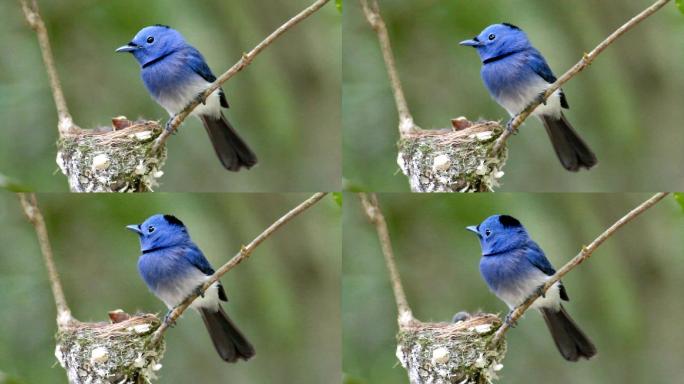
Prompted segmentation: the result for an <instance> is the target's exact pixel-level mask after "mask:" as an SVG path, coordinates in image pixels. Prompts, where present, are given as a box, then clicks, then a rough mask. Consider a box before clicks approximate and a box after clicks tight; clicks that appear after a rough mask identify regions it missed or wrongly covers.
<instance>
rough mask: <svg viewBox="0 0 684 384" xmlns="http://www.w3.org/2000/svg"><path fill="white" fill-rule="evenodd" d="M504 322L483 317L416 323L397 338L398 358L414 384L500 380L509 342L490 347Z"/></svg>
mask: <svg viewBox="0 0 684 384" xmlns="http://www.w3.org/2000/svg"><path fill="white" fill-rule="evenodd" d="M500 326H501V320H500V319H499V318H498V317H497V316H495V315H491V314H481V315H477V316H475V317H472V318H470V319H467V320H465V321H459V322H456V323H422V322H418V321H415V322H414V323H412V324H411V325H410V326H407V327H403V328H402V329H401V330H400V332H399V334H398V335H397V358H398V359H399V361H400V363H401V365H402V366H403V367H404V368H405V369H406V371H407V372H408V375H409V380H410V382H411V383H412V384H447V383H460V384H486V383H491V382H492V381H493V380H495V379H496V378H497V376H496V372H497V371H499V370H501V368H502V367H503V365H502V364H501V361H502V360H503V358H504V356H505V354H506V342H505V341H502V342H501V343H500V344H499V345H498V346H497V347H496V348H493V347H492V346H490V345H489V341H490V340H491V338H492V337H493V335H494V333H495V331H496V330H497V329H498V328H499V327H500Z"/></svg>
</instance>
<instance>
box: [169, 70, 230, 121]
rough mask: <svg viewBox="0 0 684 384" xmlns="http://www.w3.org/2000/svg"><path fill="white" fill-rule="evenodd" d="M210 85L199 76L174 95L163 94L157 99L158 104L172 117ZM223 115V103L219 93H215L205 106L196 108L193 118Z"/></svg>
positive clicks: (210, 96)
mask: <svg viewBox="0 0 684 384" xmlns="http://www.w3.org/2000/svg"><path fill="white" fill-rule="evenodd" d="M207 85H209V83H208V82H207V81H205V80H204V79H202V78H201V77H199V76H197V77H196V78H195V79H194V80H193V81H189V82H187V83H186V84H184V85H183V86H181V87H180V89H177V90H176V92H174V93H163V94H161V95H159V97H158V98H157V102H158V103H159V104H160V105H161V106H162V107H164V109H166V111H167V112H168V113H169V115H170V116H173V115H175V114H176V113H178V112H180V111H182V110H183V108H185V106H186V105H188V103H189V102H190V100H192V99H193V98H194V97H195V96H197V95H198V94H199V93H200V92H202V91H204V89H205V88H206V87H207ZM220 114H221V102H220V98H219V91H218V90H216V91H214V92H213V93H212V94H211V95H209V97H208V98H207V100H206V101H205V103H204V104H200V105H198V106H197V108H195V109H194V110H193V111H192V113H191V115H193V116H199V115H203V116H207V115H208V116H219V115H220Z"/></svg>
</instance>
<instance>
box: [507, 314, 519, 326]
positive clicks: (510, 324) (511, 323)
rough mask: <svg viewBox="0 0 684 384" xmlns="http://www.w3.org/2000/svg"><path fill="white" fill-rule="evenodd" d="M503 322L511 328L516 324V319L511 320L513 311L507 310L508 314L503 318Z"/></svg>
mask: <svg viewBox="0 0 684 384" xmlns="http://www.w3.org/2000/svg"><path fill="white" fill-rule="evenodd" d="M504 323H506V325H508V326H509V327H511V328H515V326H516V325H518V322H517V320H515V321H514V320H513V311H510V312H508V314H507V315H506V317H505V318H504Z"/></svg>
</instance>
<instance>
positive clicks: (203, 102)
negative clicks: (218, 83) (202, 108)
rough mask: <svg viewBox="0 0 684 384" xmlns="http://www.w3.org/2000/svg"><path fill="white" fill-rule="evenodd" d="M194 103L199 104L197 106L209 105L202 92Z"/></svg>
mask: <svg viewBox="0 0 684 384" xmlns="http://www.w3.org/2000/svg"><path fill="white" fill-rule="evenodd" d="M194 101H195V102H197V104H203V105H207V99H206V98H205V97H204V92H200V93H198V94H197V95H195V100H194Z"/></svg>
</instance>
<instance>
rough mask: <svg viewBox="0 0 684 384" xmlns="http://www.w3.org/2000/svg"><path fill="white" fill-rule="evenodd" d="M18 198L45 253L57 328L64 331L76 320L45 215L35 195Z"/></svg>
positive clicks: (20, 194) (44, 257) (21, 194)
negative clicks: (61, 277) (59, 271)
mask: <svg viewBox="0 0 684 384" xmlns="http://www.w3.org/2000/svg"><path fill="white" fill-rule="evenodd" d="M17 196H19V201H21V206H22V207H23V208H24V213H25V214H26V218H27V219H28V221H30V222H31V224H33V226H34V228H35V229H36V235H37V236H38V243H39V244H40V250H41V252H42V253H43V261H44V262H45V267H47V270H48V277H49V279H50V287H51V288H52V295H53V297H54V299H55V305H56V307H57V327H58V328H59V329H63V328H64V327H66V326H67V325H69V324H70V323H71V322H73V321H74V318H73V317H72V316H71V311H70V310H69V306H68V305H67V302H66V298H65V297H64V291H63V290H62V283H60V281H59V274H58V273H57V267H55V262H54V258H53V257H52V246H50V239H49V238H48V233H47V228H46V227H45V220H44V219H43V214H42V213H41V212H40V208H38V202H37V201H36V195H34V194H33V193H30V194H26V193H18V194H17Z"/></svg>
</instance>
